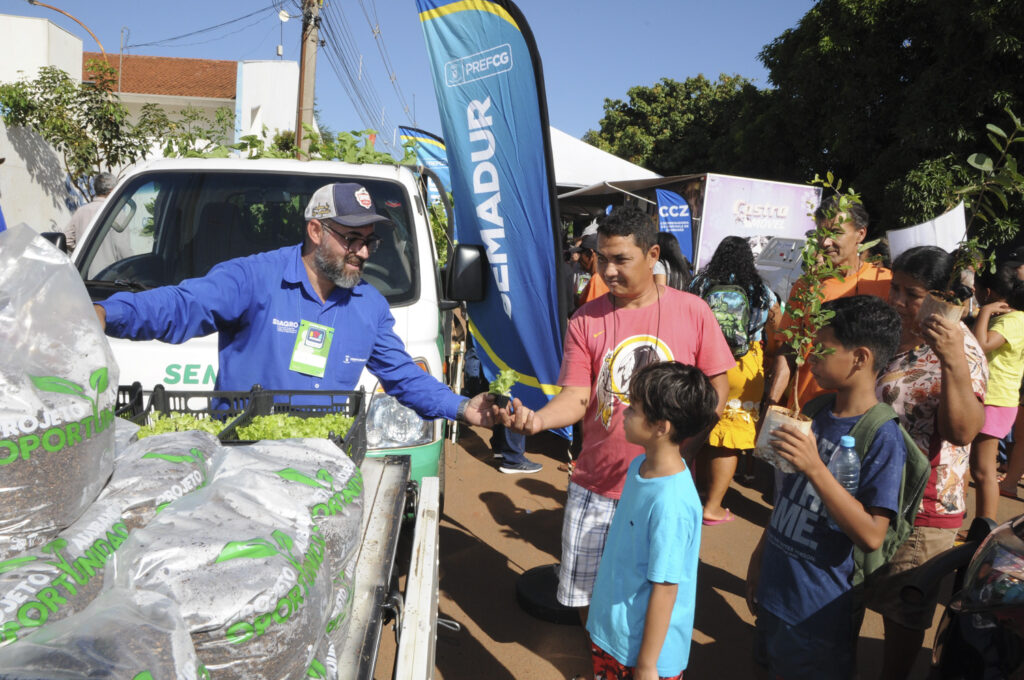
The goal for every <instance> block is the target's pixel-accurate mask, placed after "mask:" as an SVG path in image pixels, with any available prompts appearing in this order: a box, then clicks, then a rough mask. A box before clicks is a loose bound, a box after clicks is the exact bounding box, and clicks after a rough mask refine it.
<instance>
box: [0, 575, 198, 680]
mask: <svg viewBox="0 0 1024 680" xmlns="http://www.w3.org/2000/svg"><path fill="white" fill-rule="evenodd" d="M0 669H2V670H0V676H2V677H3V678H4V679H5V680H36V679H38V678H133V679H139V678H149V679H150V680H164V679H166V680H202V679H203V678H209V675H208V674H207V673H206V671H205V669H204V668H202V666H201V665H200V663H199V659H198V658H197V656H196V652H195V649H194V648H193V646H192V640H191V638H190V636H189V633H188V629H187V628H186V627H185V623H184V621H182V619H181V614H180V613H179V612H178V608H177V605H176V604H175V603H174V602H173V601H172V600H170V599H169V598H167V597H164V596H162V595H158V594H156V593H150V592H130V591H126V590H123V589H119V588H115V589H111V590H108V591H107V592H105V593H103V594H102V595H100V596H99V597H98V598H97V599H96V600H94V601H93V602H92V604H90V605H89V606H88V607H87V608H85V609H84V610H83V611H81V612H79V613H78V614H75V615H74V616H71V617H68V618H66V619H64V620H63V621H59V622H57V623H54V624H52V625H49V626H47V627H45V628H42V629H40V630H38V631H36V632H34V633H32V635H29V636H28V637H26V638H25V639H24V640H22V641H21V642H19V643H18V644H17V645H12V646H10V647H5V648H2V649H0Z"/></svg>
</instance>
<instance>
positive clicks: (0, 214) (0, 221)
mask: <svg viewBox="0 0 1024 680" xmlns="http://www.w3.org/2000/svg"><path fill="white" fill-rule="evenodd" d="M6 230H7V222H5V221H4V209H3V208H0V231H6Z"/></svg>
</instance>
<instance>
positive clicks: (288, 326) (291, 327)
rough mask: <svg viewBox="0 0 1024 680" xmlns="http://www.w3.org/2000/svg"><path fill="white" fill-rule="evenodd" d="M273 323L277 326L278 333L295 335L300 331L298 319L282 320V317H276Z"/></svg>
mask: <svg viewBox="0 0 1024 680" xmlns="http://www.w3.org/2000/svg"><path fill="white" fill-rule="evenodd" d="M273 323H274V325H275V326H276V327H277V332H278V333H290V334H291V335H295V334H296V333H298V332H299V322H298V321H282V320H281V319H274V320H273Z"/></svg>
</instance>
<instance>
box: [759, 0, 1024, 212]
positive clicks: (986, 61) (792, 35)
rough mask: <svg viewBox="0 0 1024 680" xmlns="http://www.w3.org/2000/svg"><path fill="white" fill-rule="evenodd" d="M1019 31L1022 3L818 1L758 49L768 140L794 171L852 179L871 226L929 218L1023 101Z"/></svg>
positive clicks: (1023, 50)
mask: <svg viewBox="0 0 1024 680" xmlns="http://www.w3.org/2000/svg"><path fill="white" fill-rule="evenodd" d="M1022 36H1024V3H1019V2H1007V1H1005V0H963V1H962V2H947V1H945V0H820V1H819V2H817V3H816V4H815V5H814V7H812V8H811V9H810V10H809V11H808V12H807V13H806V14H805V15H804V16H803V18H801V20H800V21H799V23H798V24H797V26H795V27H794V28H792V29H789V30H787V31H785V32H783V33H782V34H781V35H780V36H779V37H777V38H776V39H775V40H774V41H772V42H771V43H770V44H769V45H767V46H766V47H765V48H764V50H763V51H762V53H761V59H762V61H763V63H764V64H765V66H766V67H767V68H768V70H769V79H770V81H771V83H772V85H773V86H774V88H775V95H774V96H773V98H772V115H771V117H770V125H769V126H768V127H767V128H766V129H765V130H764V131H763V134H762V137H763V138H765V139H783V140H785V141H786V143H787V144H788V145H790V150H789V151H788V152H786V153H785V154H784V155H782V156H780V157H779V158H778V161H779V162H780V163H781V164H783V165H785V166H788V167H787V169H786V172H787V173H788V174H801V175H804V176H809V175H810V173H811V171H812V169H813V168H816V167H822V166H825V167H829V168H832V170H833V171H834V172H836V173H837V174H841V175H842V176H844V177H848V178H850V180H851V181H852V182H853V183H854V184H855V185H856V186H857V187H858V188H859V189H860V190H861V192H862V193H863V195H864V197H865V202H866V204H867V205H868V206H869V207H870V209H871V213H872V216H873V218H874V220H873V221H874V222H875V223H876V224H885V225H886V226H888V227H889V228H892V227H894V226H898V225H900V224H912V223H914V221H915V220H917V219H918V218H922V217H924V218H927V217H934V216H935V215H936V214H938V213H939V212H941V209H942V206H941V205H940V204H938V202H937V201H941V198H940V196H941V195H942V194H943V188H942V187H941V184H942V183H943V182H949V183H951V185H952V186H956V184H957V183H958V182H959V180H958V175H959V173H960V170H958V169H957V168H956V164H955V162H952V161H954V160H955V159H960V158H965V157H966V156H967V155H968V154H969V153H971V151H973V150H974V149H976V148H977V147H978V144H979V142H981V141H982V137H981V135H982V134H983V129H984V128H983V125H981V124H979V123H980V122H981V121H984V120H992V119H994V118H995V116H997V115H998V114H999V112H1000V111H1001V110H1002V109H1003V107H1004V106H1006V105H1011V106H1014V107H1018V106H1019V105H1020V104H1021V103H1022V100H1024V81H1022V80H1021V78H1020V76H1019V74H1020V71H1021V67H1022V65H1024V43H1022ZM747 151H748V152H750V151H753V149H752V148H748V149H747ZM929 206H930V209H929Z"/></svg>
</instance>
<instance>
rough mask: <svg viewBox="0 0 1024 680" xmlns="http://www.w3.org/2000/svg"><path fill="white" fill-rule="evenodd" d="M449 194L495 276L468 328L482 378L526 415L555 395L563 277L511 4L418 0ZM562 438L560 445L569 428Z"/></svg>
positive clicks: (546, 169) (544, 128)
mask: <svg viewBox="0 0 1024 680" xmlns="http://www.w3.org/2000/svg"><path fill="white" fill-rule="evenodd" d="M416 5H417V8H418V9H419V15H420V25H421V26H422V27H423V35H424V37H425V38H426V42H427V53H428V55H429V57H430V66H431V73H432V75H433V79H434V92H435V93H436V95H437V104H438V109H439V111H440V114H441V127H442V132H443V137H444V140H445V143H446V147H447V151H448V164H449V171H450V176H451V183H452V184H451V186H452V193H453V194H454V197H455V224H456V238H457V239H458V241H459V242H460V243H467V244H478V245H482V246H484V247H485V249H486V252H487V260H488V264H489V266H490V270H491V276H490V279H489V281H488V286H487V294H486V298H485V299H484V301H483V302H478V303H471V304H470V305H469V309H468V312H469V326H470V331H471V332H472V333H473V337H474V339H475V340H476V342H477V346H478V348H479V349H480V350H482V351H481V352H480V355H481V356H480V358H481V362H482V364H483V367H484V374H485V375H486V376H487V377H488V379H493V377H494V376H495V375H496V374H497V372H498V371H499V370H501V369H504V368H512V369H514V370H515V371H516V372H518V373H519V375H520V384H518V385H516V387H515V388H514V389H513V396H516V397H519V398H520V399H521V400H522V401H523V403H525V404H526V405H527V406H529V407H530V408H532V409H537V408H540V407H541V406H544V405H545V404H546V403H547V402H548V401H549V400H550V399H551V397H553V396H554V395H555V394H556V393H557V391H558V388H557V382H558V372H559V368H560V366H561V361H562V333H563V323H564V320H565V314H566V308H565V306H564V304H563V303H562V302H561V301H562V300H564V299H566V298H564V297H563V296H562V295H561V294H560V290H559V287H560V286H562V285H564V283H563V281H564V279H565V277H563V276H560V271H561V268H562V267H563V266H564V265H563V262H562V256H561V238H560V233H559V226H558V225H559V220H558V212H557V198H556V193H555V186H554V181H553V180H554V170H553V165H552V161H551V140H550V138H549V136H548V120H547V109H546V103H545V98H544V81H543V75H542V72H541V63H540V57H539V56H538V54H537V50H536V46H535V44H534V40H533V35H532V33H531V31H530V28H529V26H528V25H527V23H526V21H525V19H524V18H523V15H522V13H521V12H520V11H519V8H517V7H516V6H515V5H514V4H513V3H511V2H508V1H507V0H497V1H491V0H450V1H446V0H416ZM560 434H563V435H564V436H568V432H567V431H562V432H560Z"/></svg>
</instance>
